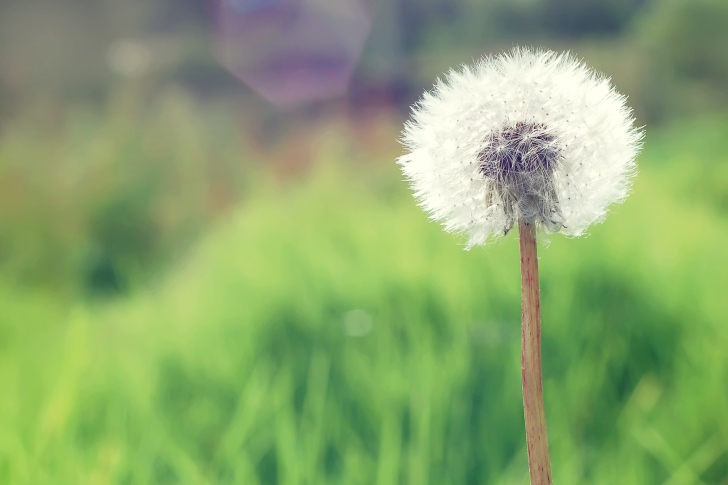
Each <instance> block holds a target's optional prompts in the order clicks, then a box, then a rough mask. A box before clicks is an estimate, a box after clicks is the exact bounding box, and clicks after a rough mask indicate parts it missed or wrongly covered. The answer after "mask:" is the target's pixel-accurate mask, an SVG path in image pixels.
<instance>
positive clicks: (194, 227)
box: [0, 96, 728, 485]
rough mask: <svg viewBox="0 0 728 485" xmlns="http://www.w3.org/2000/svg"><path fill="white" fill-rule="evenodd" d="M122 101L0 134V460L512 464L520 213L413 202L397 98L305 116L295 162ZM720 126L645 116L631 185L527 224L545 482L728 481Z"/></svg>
mask: <svg viewBox="0 0 728 485" xmlns="http://www.w3.org/2000/svg"><path fill="white" fill-rule="evenodd" d="M132 105H133V104H132ZM125 106H127V105H126V104H124V102H121V101H120V102H119V104H118V105H112V106H111V107H110V108H109V110H110V113H108V114H107V115H105V116H104V120H106V121H105V122H103V123H101V122H99V119H97V118H94V117H93V115H88V114H84V113H83V112H79V113H76V114H73V115H69V116H68V117H67V118H66V117H64V118H63V120H62V121H61V122H58V120H55V121H54V120H50V121H47V123H49V124H50V125H52V126H51V127H50V128H48V126H46V125H44V124H43V123H39V122H37V119H35V118H33V119H32V120H31V121H32V122H31V121H27V120H26V122H22V123H16V124H14V125H12V126H11V127H10V130H11V131H6V132H5V135H4V136H3V137H1V138H0V167H2V170H3V173H4V177H3V183H5V188H4V189H3V191H2V194H1V195H0V196H1V197H2V198H3V200H4V202H3V208H2V209H1V210H0V214H1V215H2V219H1V220H2V224H3V226H4V227H5V230H4V231H3V240H2V243H3V245H2V246H0V248H2V249H3V251H2V253H1V254H2V256H3V258H2V259H0V264H1V265H2V275H3V276H2V278H0V281H2V284H0V483H3V484H5V483H7V484H33V485H36V484H38V485H41V484H63V483H68V484H71V483H73V484H76V483H84V484H85V483H88V484H107V483H108V484H112V483H113V484H147V483H148V484H176V483H180V484H233V483H235V484H244V485H258V484H259V485H273V484H280V485H299V484H301V485H304V484H307V485H326V484H332V485H333V484H352V485H354V484H362V485H364V484H367V485H368V484H376V485H395V484H409V485H425V484H430V485H448V484H453V485H454V484H472V485H475V484H494V485H501V484H502V485H506V484H526V483H528V472H527V461H526V451H525V438H524V431H523V417H522V405H521V396H520V369H519V367H520V361H519V355H520V348H519V332H520V327H519V325H520V299H519V281H520V280H519V273H518V253H517V251H518V250H517V244H516V241H515V238H516V236H515V235H512V236H509V237H508V238H506V240H504V241H503V242H500V243H498V244H495V245H492V246H488V247H485V248H479V249H474V250H472V251H470V252H466V251H464V250H463V241H462V240H460V239H458V238H457V237H453V236H450V235H447V234H444V233H443V232H442V231H441V230H440V228H439V227H438V226H437V224H435V223H431V222H428V221H427V219H426V217H425V215H424V214H423V213H422V212H421V211H420V209H418V208H417V207H416V205H415V202H414V201H413V199H412V198H411V196H410V194H409V191H408V189H407V187H406V184H405V183H403V182H402V181H401V175H400V173H399V171H398V169H397V167H396V166H395V164H394V158H395V157H396V156H397V155H398V151H397V150H398V149H397V147H396V145H394V143H393V141H394V140H395V139H396V137H397V131H396V130H397V129H398V128H397V124H396V123H391V124H387V123H380V125H381V126H382V130H383V132H382V133H372V132H371V131H369V132H368V135H367V136H383V137H385V138H387V139H391V140H392V144H391V145H388V146H387V148H386V149H384V150H380V151H378V152H377V151H370V152H367V151H366V150H363V148H362V141H361V133H362V132H361V127H349V128H342V127H341V126H340V125H339V124H332V125H329V126H326V127H317V128H316V129H315V130H314V129H312V130H311V132H310V133H309V134H312V137H313V138H312V139H313V141H312V142H311V143H310V154H309V155H310V156H309V162H310V163H309V166H308V167H307V168H306V169H303V170H299V172H297V173H295V174H291V173H290V172H291V170H290V167H288V166H286V165H285V163H286V161H287V160H288V159H289V158H290V157H291V156H292V155H291V153H290V152H286V150H285V148H283V149H280V152H279V153H277V154H276V157H277V158H278V159H279V160H280V161H281V164H280V165H275V164H274V165H273V166H264V165H262V164H261V163H260V161H259V160H256V156H255V153H254V152H251V151H247V152H246V147H245V143H244V140H243V139H241V137H240V136H238V135H237V134H236V133H234V132H233V130H232V128H230V127H231V126H235V125H234V124H232V123H227V122H226V121H225V119H223V118H214V117H211V118H209V119H208V118H204V117H201V116H199V115H195V116H188V111H186V110H189V109H192V108H190V107H189V106H188V105H187V104H186V101H185V100H184V99H181V98H178V97H174V96H173V97H172V98H170V99H167V101H164V102H163V104H162V106H161V107H159V109H158V110H157V111H156V112H157V113H159V114H158V117H156V118H154V117H152V118H151V119H150V118H148V117H146V118H145V117H140V116H138V115H137V114H134V113H131V114H130V113H129V112H128V111H125V110H126V109H127V108H125ZM216 120H217V121H216ZM54 123H56V124H54ZM59 123H60V124H59ZM58 124H59V126H60V128H59V127H58V126H57V125H58ZM226 127H227V128H226ZM727 132H728V118H727V117H725V116H723V117H720V116H717V117H712V118H705V117H703V118H702V119H700V120H697V119H689V120H685V121H682V122H680V123H674V124H672V125H669V126H665V127H663V128H660V129H658V130H648V136H647V139H646V141H645V151H644V154H643V155H642V156H641V157H640V158H639V160H638V161H639V165H640V173H639V176H638V178H637V179H636V183H635V186H634V193H633V195H632V196H631V197H630V198H629V199H628V200H627V201H626V202H625V203H624V204H623V205H622V206H619V207H617V208H616V209H615V210H614V211H613V213H612V214H611V215H610V217H609V218H608V219H607V221H606V222H605V223H604V224H602V225H599V226H597V227H594V228H593V229H592V230H591V232H590V235H589V236H588V237H585V238H582V239H567V238H563V237H561V236H552V237H550V239H549V241H546V242H544V243H542V244H541V247H540V251H541V252H540V260H541V277H542V293H543V295H542V298H543V303H542V305H543V322H544V323H543V332H544V333H543V338H544V343H543V345H544V386H545V399H546V410H547V421H548V427H549V432H550V433H549V434H550V440H551V446H552V453H553V457H552V461H553V466H554V477H555V483H559V484H585V483H589V484H593V485H602V484H603V485H607V484H609V485H613V484H627V485H629V484H635V485H636V484H640V485H643V484H662V485H683V484H684V485H687V484H705V485H708V484H715V485H725V484H728V352H726V348H728V325H726V322H728V306H726V290H727V289H728V256H726V252H725V241H726V240H728V198H726V194H727V193H728V171H726V167H727V166H728V138H726V136H725V133H727ZM54 134H55V135H54ZM31 140H32V143H31ZM295 146H297V147H298V146H300V144H297V145H295ZM241 153H243V154H245V153H248V154H249V155H243V157H245V156H249V158H248V159H241V155H240V154H241ZM38 160H42V162H38ZM222 160H227V162H226V163H227V164H228V165H223V164H221V163H217V162H220V161H222ZM31 161H35V162H33V163H36V165H32V164H31ZM91 162H93V163H91ZM216 163H217V164H216ZM38 164H40V165H38ZM239 167H244V170H243V169H240V168H239ZM99 181H100V182H99ZM143 181H147V182H148V183H149V186H148V187H146V188H145V186H144V184H143V183H140V182H143ZM125 183H128V185H124V184H125ZM34 184H36V185H34ZM98 184H101V186H99V185H98ZM104 184H105V185H104ZM116 186H119V187H120V188H119V187H117V188H116V189H115V188H114V187H116ZM18 187H23V188H24V189H25V190H26V191H31V190H33V187H36V189H37V191H38V193H42V194H45V196H46V197H47V198H46V199H45V200H43V201H40V202H38V200H37V198H34V197H31V196H28V194H27V193H24V192H23V191H19V190H17V188H18ZM129 187H134V188H139V187H141V189H139V190H141V193H140V192H134V191H131V192H130V191H129ZM221 187H227V188H228V189H227V191H228V192H229V194H230V195H229V199H230V200H238V199H237V197H240V199H239V200H241V202H240V203H235V204H234V203H233V202H228V201H227V199H225V200H222V201H220V200H218V199H215V198H211V194H218V195H219V194H221V193H222V194H225V193H226V192H225V191H224V190H222V189H221ZM13 189H15V190H13ZM213 189H214V190H213ZM109 194H112V195H113V194H123V195H126V196H127V197H128V199H124V198H123V197H122V198H121V199H118V200H117V199H115V198H114V197H113V196H110V195H109ZM33 201H35V202H33ZM81 207H83V208H85V209H87V210H85V211H81V210H79V208H81ZM213 216H214V217H213ZM110 218H111V219H110ZM109 220H112V221H113V222H114V223H113V224H108V225H106V226H105V225H104V221H107V222H108V221H109ZM207 220H214V221H215V222H214V223H212V225H209V224H208V225H204V224H203V222H202V221H207ZM39 221H40V222H39ZM119 227H121V229H119ZM109 228H111V229H109ZM112 229H113V230H117V231H121V232H120V233H116V232H113V230H112ZM109 231H111V232H110V233H109ZM124 238H126V239H124ZM120 241H123V244H122V243H120ZM128 241H135V243H134V244H136V245H137V246H132V249H134V248H136V249H134V251H132V254H131V255H130V254H127V253H125V251H127V250H129V247H130V246H129V242H128ZM31 242H32V244H31ZM37 245H41V246H42V247H40V248H39V247H37ZM79 248H80V249H79ZM144 251H149V254H147V255H142V256H139V254H140V253H142V254H143V253H144ZM89 255H90V256H89ZM41 256H42V257H41ZM43 258H45V259H43ZM99 260H102V263H98V261H99ZM103 261H106V262H105V263H103ZM160 261H161V262H160ZM165 263H166V264H165ZM94 264H96V266H94V268H95V269H92V270H89V272H86V273H84V268H87V267H88V266H89V265H91V266H93V265H94ZM150 266H151V267H152V268H153V269H154V271H153V272H152V273H153V274H155V275H156V277H153V278H148V277H140V278H135V275H139V274H144V273H145V271H147V270H149V267H150ZM99 268H100V269H99ZM104 268H106V270H107V272H110V273H108V274H111V275H112V276H113V278H112V280H113V285H112V286H114V287H118V288H116V290H114V291H116V292H117V293H115V295H116V296H111V297H98V296H97V295H95V294H91V295H89V294H88V290H87V289H88V288H89V287H94V284H98V283H99V281H105V280H104V279H103V276H104V274H105V273H104ZM119 268H121V269H119ZM77 274H79V275H81V276H79V277H78V278H77V279H74V278H73V277H71V276H70V275H77ZM89 274H90V276H89ZM38 275H40V277H42V278H45V279H48V280H49V281H51V282H52V284H50V285H47V286H42V287H41V286H38V285H36V284H31V283H32V282H33V281H35V279H34V278H37V277H39V276H38ZM99 275H100V276H99ZM49 276H53V277H49ZM107 276H108V275H107ZM94 278H96V279H94ZM98 278H101V280H98ZM110 278H111V277H110ZM125 281H126V282H131V283H127V284H122V283H123V282H125ZM27 282H31V283H27ZM120 282H121V283H120ZM97 286H98V285H97Z"/></svg>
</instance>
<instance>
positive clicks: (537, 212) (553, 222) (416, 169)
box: [398, 49, 642, 248]
mask: <svg viewBox="0 0 728 485" xmlns="http://www.w3.org/2000/svg"><path fill="white" fill-rule="evenodd" d="M625 101H626V98H625V97H624V96H622V95H620V94H619V93H617V92H616V91H615V90H614V88H613V87H612V86H611V84H610V83H609V81H608V80H607V79H606V78H604V77H603V76H601V75H598V74H596V73H595V72H594V71H592V70H591V69H589V68H588V67H586V66H585V65H584V64H581V63H580V62H578V61H576V60H575V59H574V58H573V57H572V56H570V55H569V54H556V53H554V52H549V51H537V50H528V49H515V50H513V51H512V52H510V53H509V54H503V55H500V56H496V57H486V58H483V59H482V60H480V61H479V62H477V63H476V64H475V65H474V66H465V67H462V68H461V69H460V70H452V71H450V72H449V73H448V75H447V77H446V78H445V80H440V81H438V82H437V84H436V85H435V87H434V89H433V90H432V91H431V92H428V93H425V95H424V96H423V97H422V99H421V100H420V101H419V102H418V103H417V104H416V105H415V106H414V108H413V112H412V117H411V119H410V120H409V121H408V122H407V123H406V125H405V129H404V133H403V136H402V143H403V144H404V145H405V147H406V149H407V153H405V154H404V155H403V156H401V157H400V158H399V160H398V163H399V164H400V165H401V167H402V171H403V172H404V174H405V176H406V178H407V179H408V180H409V182H410V184H411V186H412V189H413V190H414V192H415V195H416V197H417V199H418V201H419V202H420V205H421V206H422V207H423V208H424V209H425V210H426V211H427V212H428V213H429V214H430V216H431V217H432V218H433V219H435V220H438V221H441V222H442V223H443V224H444V227H445V229H446V230H447V231H449V232H455V233H463V234H465V235H466V236H467V238H468V240H467V248H471V247H473V246H475V245H480V244H485V243H486V242H488V241H489V240H492V239H494V238H497V237H499V236H500V235H502V234H507V233H508V231H509V230H510V229H511V228H512V227H513V225H514V224H515V222H516V221H518V220H520V219H524V220H526V221H528V222H529V223H532V224H535V225H536V226H537V227H539V228H542V229H544V230H545V231H546V232H560V233H563V234H567V235H572V236H579V235H581V234H583V233H584V231H585V230H586V228H587V227H588V226H590V225H591V224H593V223H595V222H600V221H602V220H603V219H604V217H605V216H606V214H607V208H608V206H609V205H610V204H612V203H614V202H620V201H622V200H623V199H624V198H625V197H626V196H627V194H628V192H629V188H630V185H631V180H632V177H633V176H634V174H635V172H636V166H635V163H634V159H635V157H636V155H637V152H638V150H639V147H640V140H641V137H642V132H641V131H640V130H638V129H635V128H634V126H633V125H634V123H633V118H632V115H631V110H630V109H629V108H628V107H627V106H626V104H625ZM483 114H485V115H486V116H483ZM467 126H477V127H479V128H478V129H464V127H467ZM439 140H448V141H449V142H451V143H437V141H439ZM463 167H470V168H469V169H463ZM597 174H599V175H597ZM471 179H472V180H471ZM569 182H570V183H569ZM473 194H481V195H484V197H472V195H473ZM459 204H464V205H465V206H467V207H468V209H469V212H472V213H473V214H474V216H475V217H474V218H473V220H474V222H472V223H471V222H470V220H469V218H463V213H462V211H454V210H452V207H454V206H457V205H459Z"/></svg>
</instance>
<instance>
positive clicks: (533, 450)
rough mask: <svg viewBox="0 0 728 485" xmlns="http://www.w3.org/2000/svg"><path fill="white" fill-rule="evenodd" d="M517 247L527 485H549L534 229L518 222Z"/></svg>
mask: <svg viewBox="0 0 728 485" xmlns="http://www.w3.org/2000/svg"><path fill="white" fill-rule="evenodd" d="M518 231H519V239H520V245H521V299H522V314H521V321H522V327H521V372H522V379H523V380H522V385H523V411H524V416H525V421H526V445H527V448H528V468H529V472H530V475H531V485H551V462H550V459H549V444H548V437H547V435H546V413H545V411H544V403H543V384H542V379H541V299H540V295H539V284H538V255H537V250H536V228H535V225H534V224H533V223H529V222H527V221H524V220H520V221H519V224H518Z"/></svg>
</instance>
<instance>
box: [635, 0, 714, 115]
mask: <svg viewBox="0 0 728 485" xmlns="http://www.w3.org/2000/svg"><path fill="white" fill-rule="evenodd" d="M726 25H728V2H726V1H725V0H664V1H660V2H653V3H652V4H651V6H650V8H648V9H647V10H646V12H645V15H644V16H643V17H642V18H641V19H640V20H639V21H638V23H637V38H638V45H639V46H640V47H641V49H642V53H641V54H642V57H643V59H644V63H643V73H642V76H641V78H642V79H643V82H644V85H643V89H642V93H641V95H642V96H644V99H645V102H646V103H647V105H648V106H649V113H650V116H651V117H652V118H653V119H659V118H663V117H666V116H668V115H671V114H682V113H691V112H697V111H703V110H714V109H716V108H718V109H720V108H725V107H726V106H728V89H727V88H726V86H728V56H726V51H727V50H728V28H726Z"/></svg>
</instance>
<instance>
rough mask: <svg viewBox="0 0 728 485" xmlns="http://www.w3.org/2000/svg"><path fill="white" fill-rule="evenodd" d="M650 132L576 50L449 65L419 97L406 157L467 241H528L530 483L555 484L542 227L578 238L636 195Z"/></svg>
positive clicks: (419, 188) (525, 361) (413, 177)
mask: <svg viewBox="0 0 728 485" xmlns="http://www.w3.org/2000/svg"><path fill="white" fill-rule="evenodd" d="M641 139H642V131H641V130H640V129H637V128H635V127H634V119H633V118H632V114H631V110H630V109H629V108H628V107H627V105H626V98H625V97H624V96H622V95H621V94H619V93H617V92H616V91H615V90H614V88H613V87H612V85H611V83H610V81H609V79H608V78H606V77H603V76H601V75H599V74H597V73H595V72H594V71H592V70H591V69H589V68H588V67H587V66H585V65H584V64H582V63H581V62H579V61H577V60H576V59H574V58H573V57H572V56H571V55H569V54H568V53H563V54H557V53H554V52H550V51H541V50H530V49H524V48H521V49H514V50H513V51H511V52H510V53H507V54H502V55H500V56H495V57H485V58H483V59H481V60H480V61H478V62H477V63H476V64H475V65H474V66H464V67H462V68H461V69H460V70H451V71H450V72H449V73H448V74H447V76H446V78H445V80H438V82H437V83H436V84H435V87H434V89H433V90H432V91H431V92H426V93H425V94H424V95H423V97H422V99H421V100H420V101H419V102H418V103H417V104H416V105H415V106H414V107H413V109H412V117H411V119H410V120H409V121H408V122H407V123H406V124H405V128H404V132H403V136H402V143H403V144H404V146H405V148H406V149H407V152H406V153H405V154H404V155H402V156H401V157H400V158H399V160H398V163H399V164H400V166H401V168H402V171H403V172H404V174H405V176H406V178H407V180H408V181H409V182H410V185H411V187H412V189H413V191H414V195H415V198H416V199H417V200H418V201H419V203H420V205H421V206H422V207H423V209H425V211H427V212H428V213H429V215H430V217H431V218H432V219H434V220H437V221H441V222H442V224H443V226H444V228H445V230H446V231H448V232H455V233H461V234H464V235H465V236H467V246H466V247H467V249H470V248H472V247H473V246H476V245H482V244H486V243H487V242H489V241H492V240H494V239H496V238H498V237H500V236H503V235H506V234H508V232H509V231H510V230H511V229H512V228H513V226H514V225H515V224H516V223H518V226H519V235H520V248H521V284H522V305H523V306H522V310H523V313H522V320H523V331H522V354H521V363H522V371H523V397H524V411H525V418H526V441H527V445H528V455H529V468H530V473H531V483H532V484H534V485H536V484H539V485H540V484H548V483H551V469H550V463H549V456H548V442H547V438H546V422H545V413H544V409H543V395H542V394H543V393H542V389H541V340H540V339H541V328H540V326H541V322H540V320H541V318H540V302H539V286H538V262H537V254H536V231H537V229H539V230H541V231H543V232H547V233H556V232H559V233H563V234H566V235H571V236H580V235H582V234H583V233H584V231H585V230H586V229H587V227H589V226H590V225H591V224H593V223H596V222H601V221H602V220H603V219H604V217H605V216H606V214H607V209H608V206H609V205H610V204H612V203H614V202H621V201H622V200H624V198H625V197H626V196H627V195H628V192H629V189H630V185H631V180H632V178H633V177H634V175H635V173H636V165H635V161H634V160H635V157H636V156H637V153H638V151H639V148H640V141H641Z"/></svg>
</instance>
